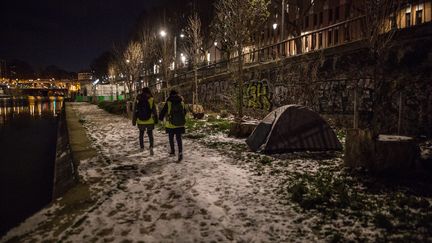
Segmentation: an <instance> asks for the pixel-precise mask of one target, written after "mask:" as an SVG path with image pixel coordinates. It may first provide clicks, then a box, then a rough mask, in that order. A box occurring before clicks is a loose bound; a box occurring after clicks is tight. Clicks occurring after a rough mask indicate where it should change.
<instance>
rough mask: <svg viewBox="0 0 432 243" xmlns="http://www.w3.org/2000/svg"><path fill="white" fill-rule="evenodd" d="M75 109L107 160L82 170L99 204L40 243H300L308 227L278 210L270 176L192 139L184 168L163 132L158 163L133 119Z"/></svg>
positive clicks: (157, 136) (186, 146)
mask: <svg viewBox="0 0 432 243" xmlns="http://www.w3.org/2000/svg"><path fill="white" fill-rule="evenodd" d="M74 110H75V112H77V114H78V116H79V117H80V118H81V119H83V120H84V121H85V122H84V127H85V128H86V130H87V136H88V137H89V138H90V141H91V142H92V144H93V146H94V147H95V148H96V149H97V151H98V153H99V156H98V157H97V158H93V159H89V160H86V161H81V164H80V167H79V173H80V175H81V176H82V178H83V180H84V181H85V182H86V183H88V184H89V185H90V190H91V191H92V198H95V201H96V203H95V204H94V205H93V206H91V207H90V208H89V209H88V210H87V211H86V212H85V213H84V214H83V215H80V216H79V217H77V219H75V222H74V224H73V226H71V227H69V228H68V229H65V230H63V231H62V232H61V233H60V235H54V234H53V232H48V233H47V232H45V233H44V235H42V236H32V237H33V238H32V239H38V240H42V239H46V238H51V239H52V238H53V237H54V238H55V239H59V240H61V241H64V242H69V241H71V242H89V241H91V242H110V241H112V242H123V241H124V242H128V241H137V242H140V241H143V242H287V241H289V242H292V241H300V239H296V238H294V235H295V232H296V231H297V232H298V228H299V227H301V225H295V224H293V221H294V220H295V218H296V214H295V213H294V212H293V211H292V210H291V209H290V208H289V207H286V206H284V205H281V204H279V203H278V201H277V198H276V197H275V196H274V195H273V194H272V192H271V189H270V187H269V186H268V185H266V183H268V182H267V181H266V179H265V178H264V177H259V176H254V175H252V173H251V172H249V171H248V170H245V169H242V168H240V167H238V166H236V165H234V164H233V163H231V162H233V161H232V159H231V158H228V157H226V156H223V155H221V154H220V153H218V152H216V151H215V150H211V149H209V148H205V147H203V146H202V145H200V144H198V143H197V142H194V141H190V140H188V139H185V140H184V150H185V151H184V161H182V162H181V163H176V158H173V157H168V141H167V140H168V138H167V136H166V134H165V133H164V132H160V131H156V130H155V155H154V156H150V155H149V152H148V150H145V151H144V152H140V151H139V149H138V148H139V145H138V137H137V136H138V130H137V129H136V128H135V127H132V125H131V124H130V121H129V120H127V119H126V118H123V117H120V116H115V115H111V114H108V113H106V112H105V111H103V110H101V109H98V108H97V107H96V106H94V105H89V104H75V105H74ZM146 142H147V141H146ZM146 148H148V143H147V144H146ZM54 206H55V204H54ZM43 211H46V210H42V212H43ZM39 216H40V217H42V216H41V215H39ZM34 217H37V215H36V216H33V218H34ZM29 222H31V218H30V219H29V220H27V221H26V222H25V223H24V224H23V225H25V227H26V228H29V227H30V228H31V226H29ZM34 227H36V226H34ZM18 228H19V227H18ZM13 231H15V232H20V231H19V230H17V229H14V230H12V232H13ZM51 231H54V229H52V230H51ZM34 232H35V231H34ZM36 232H37V231H36ZM312 235H313V234H312ZM303 240H304V239H303ZM309 240H316V239H314V236H312V237H311V238H309Z"/></svg>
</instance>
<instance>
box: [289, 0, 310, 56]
mask: <svg viewBox="0 0 432 243" xmlns="http://www.w3.org/2000/svg"><path fill="white" fill-rule="evenodd" d="M315 2H316V0H309V1H305V0H285V3H286V4H287V6H288V8H287V10H286V11H287V12H288V16H287V18H285V22H286V24H287V25H288V33H289V34H291V35H292V36H293V37H294V38H296V37H298V38H296V39H295V41H294V42H295V45H296V52H297V54H301V53H302V52H303V50H302V41H301V38H299V37H300V36H301V34H302V31H303V30H304V28H307V26H306V23H307V22H309V21H308V20H306V18H307V17H308V15H309V11H310V10H311V9H312V7H313V6H314V4H315ZM281 28H285V26H281Z"/></svg>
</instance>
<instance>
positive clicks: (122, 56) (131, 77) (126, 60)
mask: <svg viewBox="0 0 432 243" xmlns="http://www.w3.org/2000/svg"><path fill="white" fill-rule="evenodd" d="M114 53H115V55H116V64H117V66H118V68H119V69H120V71H121V72H122V73H123V74H124V75H125V76H126V77H125V83H126V86H127V89H128V91H129V94H130V95H129V96H127V99H128V100H129V101H131V100H132V98H133V97H135V96H136V92H137V90H136V89H135V87H134V84H135V82H136V81H137V80H138V78H139V77H140V74H141V71H142V67H143V61H142V60H143V52H142V47H141V44H140V43H139V42H137V41H131V42H129V44H128V45H127V46H126V48H125V49H124V50H121V49H115V50H114ZM132 93H133V96H132Z"/></svg>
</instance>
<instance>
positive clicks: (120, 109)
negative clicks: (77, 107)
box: [98, 100, 126, 115]
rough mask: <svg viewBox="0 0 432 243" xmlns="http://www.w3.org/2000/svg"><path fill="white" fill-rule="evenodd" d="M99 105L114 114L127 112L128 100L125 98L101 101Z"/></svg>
mask: <svg viewBox="0 0 432 243" xmlns="http://www.w3.org/2000/svg"><path fill="white" fill-rule="evenodd" d="M98 107H99V108H101V109H104V110H105V111H107V112H109V113H112V114H116V115H122V114H126V101H124V100H116V101H102V102H99V104H98Z"/></svg>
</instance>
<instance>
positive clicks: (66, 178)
mask: <svg viewBox="0 0 432 243" xmlns="http://www.w3.org/2000/svg"><path fill="white" fill-rule="evenodd" d="M73 105H74V104H73V103H66V105H65V110H64V111H63V112H62V113H61V115H60V117H59V124H58V130H57V148H56V159H55V167H54V168H55V169H54V183H53V199H55V198H58V197H60V196H62V195H63V194H64V193H65V192H67V191H68V190H69V189H71V188H72V187H73V186H74V185H76V184H77V183H78V182H79V176H78V172H77V169H78V166H79V162H80V161H81V160H84V159H88V158H92V157H94V156H96V151H95V150H94V149H93V148H92V147H91V144H90V141H89V140H88V139H87V136H86V133H85V129H84V127H83V126H82V125H81V123H80V120H79V117H78V116H77V115H76V114H75V112H74V111H73Z"/></svg>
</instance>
